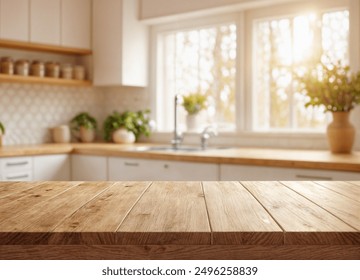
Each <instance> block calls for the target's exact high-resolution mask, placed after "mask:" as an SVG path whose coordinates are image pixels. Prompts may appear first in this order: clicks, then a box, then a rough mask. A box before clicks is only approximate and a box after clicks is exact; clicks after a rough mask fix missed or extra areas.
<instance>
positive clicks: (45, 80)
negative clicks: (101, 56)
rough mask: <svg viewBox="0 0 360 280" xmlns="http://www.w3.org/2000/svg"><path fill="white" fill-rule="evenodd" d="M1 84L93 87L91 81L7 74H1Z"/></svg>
mask: <svg viewBox="0 0 360 280" xmlns="http://www.w3.org/2000/svg"><path fill="white" fill-rule="evenodd" d="M0 82H2V83H25V84H48V85H58V86H78V87H90V86H92V83H91V81H87V80H69V79H60V78H49V77H35V76H19V75H7V74H0Z"/></svg>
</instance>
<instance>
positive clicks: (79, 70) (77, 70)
mask: <svg viewBox="0 0 360 280" xmlns="http://www.w3.org/2000/svg"><path fill="white" fill-rule="evenodd" d="M74 79H75V80H85V67H84V66H82V65H76V66H75V67H74Z"/></svg>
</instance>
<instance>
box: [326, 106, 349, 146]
mask: <svg viewBox="0 0 360 280" xmlns="http://www.w3.org/2000/svg"><path fill="white" fill-rule="evenodd" d="M349 116H350V112H333V113H332V117H333V121H332V122H331V123H330V124H329V125H328V127H327V136H328V141H329V145H330V150H331V152H332V153H351V150H352V147H353V145H354V140H355V128H354V126H353V125H352V124H351V123H350V121H349Z"/></svg>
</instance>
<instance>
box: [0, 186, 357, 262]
mask: <svg viewBox="0 0 360 280" xmlns="http://www.w3.org/2000/svg"><path fill="white" fill-rule="evenodd" d="M14 245H19V246H24V245H32V246H38V245H57V246H60V245H61V246H63V245H87V246H98V245H121V246H124V245H126V246H130V245H133V246H151V245H156V246H165V245H166V246H168V245H177V246H210V247H211V246H215V247H213V248H217V247H216V246H217V245H221V246H233V245H235V246H276V247H277V248H281V247H282V248H285V247H286V246H293V245H295V246H299V245H302V246H338V247H339V246H345V247H346V248H347V249H346V250H350V251H351V250H355V249H358V251H355V252H353V255H352V256H353V257H358V258H359V257H360V182H27V183H26V182H15V183H10V182H2V183H1V182H0V251H2V250H1V249H3V250H5V248H9V246H14ZM284 246H285V247H284ZM345 247H344V248H345ZM229 248H231V247H229ZM349 248H350V249H349ZM350 251H349V252H350ZM351 252H352V251H351ZM354 254H355V255H354ZM1 257H3V255H2V253H1V252H0V258H1Z"/></svg>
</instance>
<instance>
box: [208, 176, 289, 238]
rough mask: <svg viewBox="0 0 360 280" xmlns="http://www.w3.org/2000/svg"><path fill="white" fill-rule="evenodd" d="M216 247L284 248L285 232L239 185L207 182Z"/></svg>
mask: <svg viewBox="0 0 360 280" xmlns="http://www.w3.org/2000/svg"><path fill="white" fill-rule="evenodd" d="M203 188H204V194H205V201H206V205H207V209H208V214H209V220H210V225H211V229H212V234H213V244H219V245H220V244H223V245H225V244H228V245H230V244H232V245H235V244H247V245H250V244H256V245H270V244H279V245H280V244H283V242H284V239H283V231H282V229H281V228H280V227H279V226H278V225H277V224H276V222H275V221H274V220H273V218H272V217H271V216H270V215H269V213H267V212H266V210H265V209H264V208H263V207H262V206H261V204H259V202H258V201H257V200H256V199H255V198H254V197H253V196H252V195H251V194H250V193H249V192H248V191H247V190H246V189H245V188H244V187H243V186H242V185H241V184H240V183H238V182H221V183H219V182H204V183H203Z"/></svg>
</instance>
